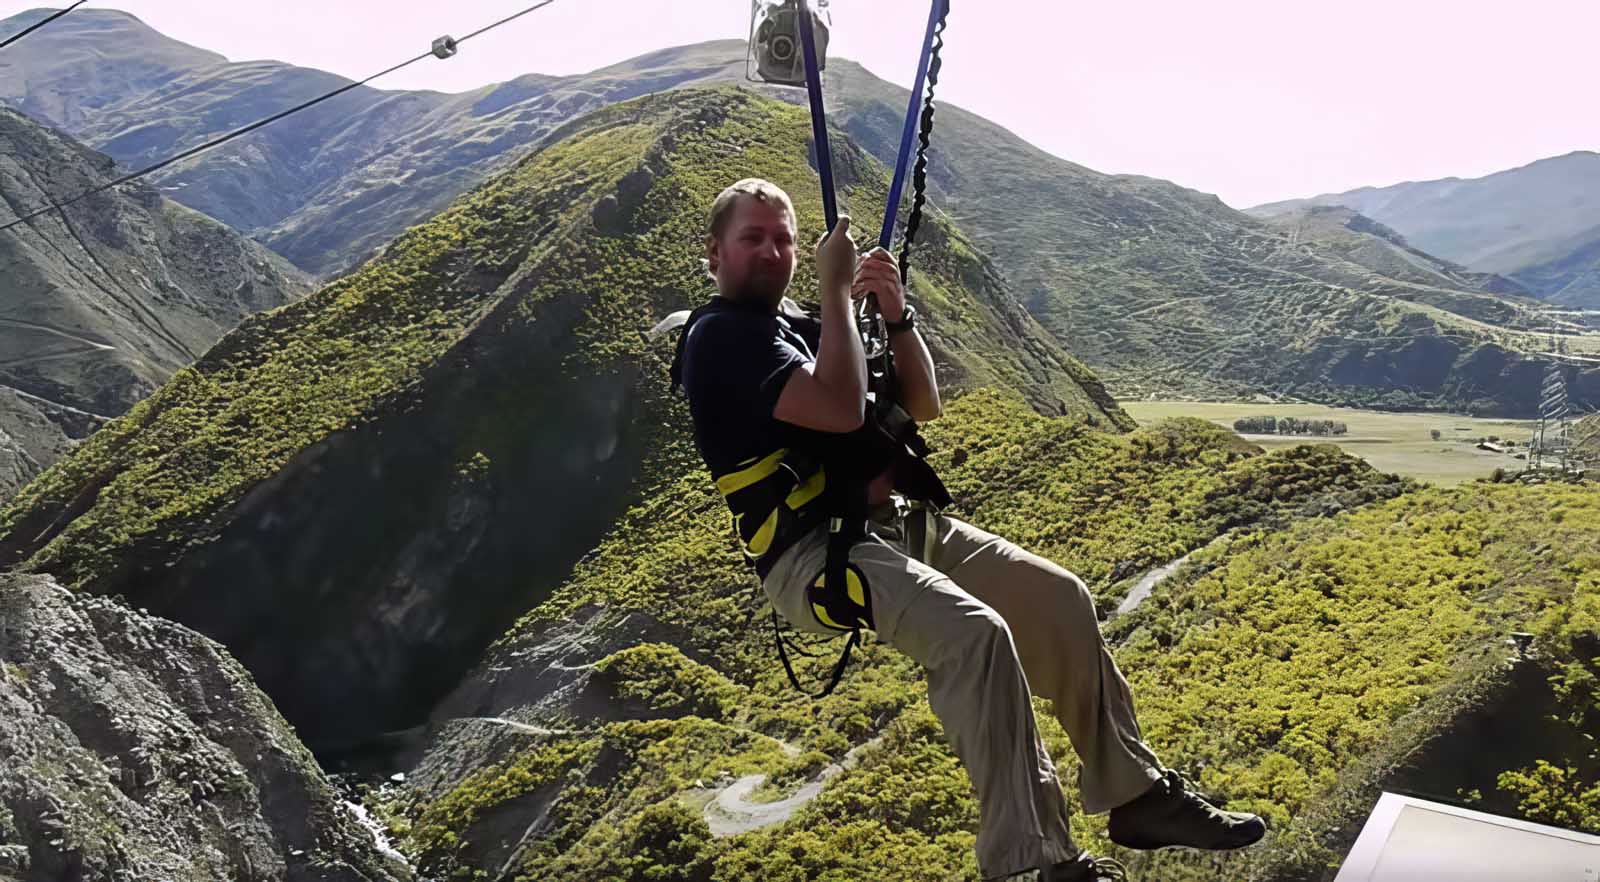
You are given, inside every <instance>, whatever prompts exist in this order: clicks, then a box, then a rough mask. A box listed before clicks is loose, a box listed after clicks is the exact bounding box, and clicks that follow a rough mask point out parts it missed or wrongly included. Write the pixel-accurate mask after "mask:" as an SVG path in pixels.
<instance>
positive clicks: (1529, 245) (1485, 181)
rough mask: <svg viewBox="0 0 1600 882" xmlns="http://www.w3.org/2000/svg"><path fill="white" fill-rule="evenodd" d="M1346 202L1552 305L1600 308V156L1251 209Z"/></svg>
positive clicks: (1572, 156) (1265, 211)
mask: <svg viewBox="0 0 1600 882" xmlns="http://www.w3.org/2000/svg"><path fill="white" fill-rule="evenodd" d="M1308 205H1343V206H1346V207H1348V208H1351V209H1354V210H1356V211H1359V212H1361V213H1362V214H1364V215H1366V216H1368V217H1370V218H1372V219H1374V220H1377V221H1379V222H1381V223H1384V224H1387V225H1388V226H1390V227H1393V228H1394V229H1396V230H1398V231H1400V232H1401V233H1402V234H1404V235H1405V237H1406V238H1407V239H1408V240H1410V241H1411V242H1412V243H1413V244H1415V245H1416V246H1417V247H1418V248H1421V249H1423V250H1424V251H1427V252H1429V253H1431V254H1436V255H1438V256H1440V257H1444V258H1447V259H1449V260H1452V261H1455V262H1457V263H1460V264H1463V265H1464V266H1467V267H1469V268H1471V269H1473V270H1478V271H1481V272H1488V273H1499V274H1501V275H1505V276H1509V277H1511V278H1512V279H1514V280H1516V281H1517V282H1518V283H1519V284H1521V285H1523V286H1524V287H1526V288H1527V289H1528V290H1529V291H1530V292H1532V293H1534V294H1535V295H1537V296H1539V297H1543V298H1545V299H1547V300H1549V301H1551V302H1552V303H1559V304H1563V305H1566V306H1575V307H1582V308H1586V309H1600V153H1594V152H1591V151H1587V150H1580V151H1575V152H1573V153H1568V154H1567V155H1565V156H1556V157H1552V158H1549V159H1541V160H1539V161H1538V162H1534V163H1530V164H1528V165H1525V166H1522V167H1520V168H1514V169H1509V170H1507V171H1503V172H1497V173H1495V174H1492V175H1488V176H1486V177H1482V178H1472V179H1467V180H1463V179H1461V178H1443V179H1441V180H1436V181H1420V182H1409V183H1404V184H1395V185H1394V186H1391V187H1362V188H1360V189H1358V190H1350V191H1348V192H1345V193H1326V194H1323V195H1321V196H1314V197H1312V198H1310V199H1294V200H1290V201H1287V202H1273V203H1269V204H1267V205H1259V206H1256V207H1255V208H1252V209H1249V213H1250V214H1253V215H1255V216H1257V217H1273V216H1276V215H1281V214H1283V213H1284V212H1287V211H1295V210H1298V209H1302V208H1304V207H1306V206H1308Z"/></svg>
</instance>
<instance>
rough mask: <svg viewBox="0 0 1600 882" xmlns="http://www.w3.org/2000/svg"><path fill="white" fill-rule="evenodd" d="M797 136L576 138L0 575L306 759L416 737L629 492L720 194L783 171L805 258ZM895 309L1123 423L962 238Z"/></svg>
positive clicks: (53, 480)
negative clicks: (78, 599) (238, 699)
mask: <svg viewBox="0 0 1600 882" xmlns="http://www.w3.org/2000/svg"><path fill="white" fill-rule="evenodd" d="M808 131H809V127H808V122H807V119H806V117H805V115H804V114H803V113H802V112H800V111H798V110H796V109H793V108H790V107H788V106H787V105H783V104H779V103H776V102H771V101H767V100H764V99H760V98H758V97H756V96H753V95H751V94H749V93H741V92H735V91H731V90H729V91H712V92H682V93H671V94H664V95H659V96H654V97H652V98H649V99H644V100H641V101H639V102H634V103H631V104H625V105H619V106H617V107H614V108H611V109H608V110H606V111H603V112H601V113H599V114H596V115H593V116H590V117H587V118H585V119H584V120H581V121H579V122H577V123H573V124H571V125H569V126H568V127H567V128H566V129H564V130H563V131H562V132H560V133H559V135H560V136H559V137H558V138H556V139H553V140H552V141H551V142H549V145H548V146H547V147H546V148H544V149H541V150H538V151H536V152H535V153H534V154H533V155H532V156H530V157H529V158H528V159H527V160H526V161H524V162H523V163H521V164H519V165H518V166H517V168H516V169H514V170H513V171H511V172H509V173H507V174H506V175H503V176H501V177H499V178H496V179H495V180H493V181H491V182H490V183H488V184H486V185H484V186H483V187H481V188H479V189H477V190H475V191H474V192H472V193H471V194H469V195H467V196H465V197H463V198H462V199H461V200H460V201H458V202H457V204H456V205H455V206H454V207H452V208H451V209H450V210H449V211H447V212H445V213H443V214H442V215H440V216H439V217H438V218H436V219H434V220H433V221H430V222H429V223H427V224H425V225H422V226H420V227H417V228H414V229H412V230H411V231H409V232H408V233H406V234H405V235H404V236H402V237H401V238H400V239H399V240H397V241H396V242H395V243H394V244H393V245H392V246H391V247H390V248H389V249H388V250H387V252H386V253H385V255H384V256H383V257H381V258H380V259H378V260H376V261H374V262H372V263H370V264H368V265H367V266H365V267H364V268H363V269H362V270H360V271H359V272H356V273H354V274H352V275H350V276H348V277H346V278H344V279H342V280H340V281H338V282H336V283H334V284H332V285H329V286H328V287H326V288H324V289H322V290H321V291H318V292H317V293H315V294H313V295H311V296H310V297H308V298H306V299H305V300H303V301H301V302H299V303H296V304H294V305H291V306H289V307H286V308H283V309H279V310H275V311H272V312H268V313H265V314H262V315H260V316H258V317H256V318H254V319H251V320H250V321H248V322H246V323H245V324H244V325H243V326H241V327H240V328H239V329H238V330H237V331H235V332H234V333H232V334H230V335H228V336H227V337H226V338H224V339H223V340H222V341H221V342H220V343H219V344H218V345H217V346H216V347H214V348H213V349H212V350H211V351H210V352H208V353H206V354H205V355H204V356H203V357H202V358H201V359H200V360H199V361H198V362H196V363H195V365H194V366H193V367H192V368H188V369H185V370H182V371H179V372H178V374H177V375H176V376H174V377H173V379H172V380H171V381H170V382H168V383H167V384H166V385H165V386H163V387H162V388H161V389H159V390H158V391H157V392H156V393H155V394H154V395H152V396H151V397H150V398H148V399H146V400H145V401H143V402H141V403H140V404H139V405H138V406H136V407H135V408H134V409H133V410H132V411H131V412H130V413H129V414H128V415H127V416H126V417H125V418H123V419H121V420H118V421H115V422H113V423H111V424H110V425H108V426H107V427H106V428H105V429H104V430H102V431H100V432H99V433H97V434H96V435H94V436H93V437H92V438H91V439H90V440H89V441H88V442H87V443H85V444H84V445H83V446H82V447H81V448H80V449H79V450H78V451H77V452H76V453H75V454H74V455H73V456H71V457H69V458H68V459H66V460H64V461H62V462H61V463H59V464H58V465H57V466H56V467H55V468H53V469H51V470H50V471H48V472H46V473H45V474H43V475H42V476H41V477H40V478H39V479H38V480H36V481H35V482H33V483H32V484H31V485H29V486H28V487H27V488H25V489H24V491H23V492H21V493H20V494H19V495H18V496H17V498H16V499H15V500H14V502H13V503H12V504H11V505H10V506H9V507H7V508H6V509H5V510H4V511H0V554H3V556H4V558H5V560H6V561H7V562H9V563H12V564H18V565H21V566H22V567H23V568H25V569H27V570H31V571H40V572H48V573H51V574H53V575H55V576H56V577H58V578H60V579H61V580H62V581H63V582H65V583H67V584H70V585H72V586H74V587H78V588H81V589H84V590H89V591H94V592H99V593H107V594H119V593H120V594H123V595H125V596H127V597H129V598H134V599H136V600H137V602H138V603H140V604H141V605H145V606H148V607H149V608H150V609H152V610H153V611H156V612H158V613H159V614H161V615H165V616H169V617H172V618H175V619H178V620H179V621H182V622H184V623H185V624H188V625H190V626H192V627H195V628H197V629H199V630H202V631H204V632H206V633H207V634H210V635H211V636H213V637H216V638H217V639H219V640H221V641H222V642H223V643H225V644H227V645H228V646H229V647H230V648H231V649H232V650H233V651H234V652H235V653H236V654H238V655H239V657H240V659H241V660H242V661H243V662H244V663H245V664H246V665H247V666H248V667H250V668H251V670H252V671H253V672H254V673H255V674H256V676H257V677H258V678H259V679H260V680H261V682H262V684H263V686H264V687H265V688H266V689H267V690H268V692H269V693H271V694H272V695H273V696H274V699H275V700H276V701H277V702H278V703H279V706H280V707H281V708H282V709H283V710H284V713H285V715H286V716H288V717H289V718H290V719H291V720H292V721H294V722H295V723H296V724H297V725H300V726H301V727H302V731H304V732H305V733H306V734H307V736H308V737H309V738H312V739H313V740H314V741H317V742H321V741H325V740H327V739H333V740H339V739H348V738H357V737H361V736H364V735H370V734H373V733H375V732H379V731H383V730H385V729H390V728H400V727H402V726H404V725H409V724H410V723H411V722H414V721H415V719H416V718H417V717H418V716H419V715H420V714H422V713H425V711H426V709H427V707H428V702H429V701H430V700H431V699H432V698H433V697H435V696H437V695H438V694H439V693H440V692H442V691H443V690H445V689H448V688H449V687H450V686H451V685H452V684H453V683H454V682H455V677H456V676H457V675H458V674H459V673H460V671H461V669H463V668H465V667H466V666H467V665H468V664H470V663H471V661H472V660H473V659H474V658H475V657H476V656H477V654H478V653H479V652H480V651H481V649H482V648H483V646H484V645H486V644H487V643H488V642H489V641H490V640H492V639H493V638H494V637H495V636H497V635H498V634H499V633H500V631H501V630H503V628H504V627H505V625H506V624H507V623H509V622H510V621H511V620H512V619H514V618H515V617H516V616H517V615H518V614H519V613H521V612H523V611H525V610H526V609H528V608H529V607H530V606H532V605H533V604H534V603H535V602H537V600H538V599H539V598H540V596H541V595H540V594H539V593H538V591H537V589H535V593H534V594H532V595H529V594H528V593H527V592H528V590H529V589H528V585H529V584H530V583H531V584H534V585H536V586H537V585H538V584H539V583H540V582H541V580H548V581H549V582H551V583H553V582H555V581H557V580H559V579H560V578H561V577H562V576H563V575H565V573H566V572H568V570H569V568H570V567H571V566H572V564H573V563H574V562H575V561H576V560H577V559H578V558H579V557H581V556H582V555H583V553H584V552H585V551H587V550H588V549H589V548H591V547H592V546H593V545H594V543H595V541H597V540H598V539H599V537H600V536H601V535H602V534H603V532H604V531H605V530H606V529H607V528H608V527H609V526H610V525H611V523H612V522H613V521H614V520H615V518H616V517H617V516H619V515H621V514H622V513H623V512H625V511H626V509H627V506H628V505H629V504H630V503H631V501H632V500H634V499H635V498H636V496H637V493H638V487H637V483H636V479H637V477H638V468H639V463H640V462H641V460H642V458H643V457H645V456H646V455H647V454H649V453H650V452H651V451H653V450H656V449H658V448H659V447H660V445H661V443H662V442H661V440H660V438H661V434H662V432H663V431H666V427H665V426H664V425H663V423H662V408H664V407H667V406H669V405H668V402H669V401H670V400H671V396H670V395H669V394H668V392H667V390H666V388H665V387H666V382H665V367H664V364H663V362H662V358H663V356H664V355H665V354H666V353H663V352H661V351H659V350H656V349H652V348H650V347H648V346H647V345H646V344H645V342H644V339H643V334H642V332H643V331H644V330H646V329H648V328H649V327H650V326H651V325H652V324H653V323H654V322H655V321H656V320H657V319H659V318H660V317H661V316H662V315H664V314H665V313H667V312H669V311H671V310H674V309H678V308H681V307H684V306H687V305H690V304H692V303H694V302H698V301H700V300H702V299H703V298H705V297H706V296H708V294H709V290H710V289H709V284H708V282H707V281H706V280H705V276H704V272H703V270H702V268H701V263H700V254H701V253H702V247H703V246H702V240H701V236H702V235H703V233H702V230H703V223H704V219H703V218H704V212H705V211H706V208H707V206H709V205H710V203H711V200H712V198H713V197H714V196H715V195H716V193H717V192H718V191H719V190H720V189H721V188H722V187H723V186H725V185H726V184H727V183H729V182H731V181H733V180H737V179H738V178H740V177H742V176H745V175H748V174H765V175H768V176H770V177H771V178H772V179H774V180H776V181H779V182H780V183H781V184H783V185H785V186H786V187H787V188H788V189H790V190H791V191H792V192H793V193H794V194H795V195H796V197H797V199H798V201H799V211H800V217H801V219H802V224H801V226H802V229H801V237H802V239H804V240H806V241H814V240H815V238H816V237H817V236H818V235H819V234H820V230H819V229H818V227H819V220H818V218H819V216H820V214H821V212H820V209H819V207H818V206H817V204H816V201H817V196H816V195H815V193H816V186H815V183H814V179H813V177H812V173H811V172H810V171H809V169H808V167H807V165H806V161H805V156H806V154H805V149H806V146H805V145H806V133H807V132H808ZM840 159H841V173H842V182H843V183H844V184H845V185H846V188H847V193H848V195H849V197H850V198H851V199H852V204H854V205H857V206H858V207H860V208H862V209H866V208H868V207H870V206H871V205H872V203H873V201H874V200H877V201H878V204H880V205H881V200H882V199H883V198H884V197H883V193H884V191H885V189H886V187H885V182H884V179H883V176H882V170H881V169H880V168H878V167H877V166H876V165H875V164H873V163H872V161H871V160H870V159H869V158H867V157H865V156H864V155H862V154H860V153H859V152H855V151H851V150H844V151H842V152H841V155H840ZM807 263H809V261H807ZM812 284H813V282H812V278H811V274H810V269H809V266H807V267H803V268H802V270H801V272H800V273H799V274H798V278H797V286H798V287H797V291H799V292H804V291H805V290H807V286H810V285H812ZM911 285H912V288H913V290H914V291H915V292H916V296H917V297H918V299H919V300H920V302H921V304H922V305H923V306H924V307H925V309H926V311H927V312H928V313H929V314H930V321H929V323H928V327H929V330H928V334H927V336H928V339H929V342H930V346H931V347H932V349H933V351H934V355H935V358H936V360H937V361H938V363H939V365H940V370H941V373H942V375H943V376H944V378H945V379H946V381H947V382H948V383H949V385H950V386H951V387H952V389H953V390H956V391H959V390H960V389H962V388H967V387H971V386H974V385H980V384H982V385H996V386H1001V387H1004V388H1006V389H1008V390H1011V391H1012V393H1013V394H1016V395H1019V396H1021V397H1022V398H1024V399H1026V400H1027V401H1029V402H1031V403H1032V404H1033V405H1034V406H1035V407H1037V408H1039V409H1040V410H1041V411H1043V412H1048V413H1071V414H1073V415H1075V416H1076V417H1078V418H1081V419H1083V420H1085V421H1088V422H1090V423H1097V424H1099V425H1100V426H1102V427H1104V428H1125V427H1130V426H1131V425H1132V423H1131V420H1129V419H1128V418H1127V416H1126V415H1125V414H1123V413H1122V412H1121V411H1120V410H1119V409H1117V407H1116V405H1115V403H1114V402H1112V400H1111V399H1110V398H1109V397H1108V396H1107V395H1106V394H1105V391H1104V389H1103V388H1101V387H1100V385H1099V383H1098V381H1097V380H1096V379H1095V378H1094V377H1093V375H1092V374H1090V373H1089V372H1088V371H1087V370H1086V369H1084V368H1083V367H1082V365H1080V364H1078V363H1077V362H1076V361H1075V360H1073V359H1072V358H1071V357H1070V356H1069V355H1067V354H1066V353H1065V352H1063V351H1062V350H1061V349H1060V348H1059V347H1057V346H1056V345H1055V344H1054V343H1052V342H1051V341H1050V340H1049V338H1048V337H1047V336H1046V335H1045V334H1044V333H1043V332H1042V331H1041V330H1040V329H1039V328H1038V326H1037V325H1036V324H1034V323H1033V322H1032V320H1031V319H1029V318H1028V316H1027V314H1026V313H1025V312H1024V311H1023V310H1022V309H1021V307H1020V306H1019V305H1018V304H1017V303H1016V302H1015V300H1014V299H1013V298H1012V297H1011V295H1010V293H1009V292H1008V291H1007V290H1006V288H1005V287H1004V283H1003V282H1002V281H1001V280H1000V278H999V276H998V274H997V273H996V272H995V271H994V270H993V268H992V267H991V266H990V265H989V264H988V263H987V261H986V260H984V259H983V258H982V257H980V256H979V255H978V254H977V253H976V252H975V251H973V250H972V249H971V247H970V245H968V244H967V243H966V241H965V240H964V239H963V237H962V236H961V234H960V233H958V232H956V231H955V230H953V229H951V228H949V227H948V226H946V225H945V224H943V223H941V222H937V221H935V222H934V223H933V224H932V225H931V228H930V229H929V236H928V240H927V247H926V248H925V249H924V250H922V251H921V252H920V257H919V260H918V269H917V270H916V271H914V272H913V275H912V279H911ZM684 461H685V462H686V461H687V460H684ZM462 584H470V585H472V586H473V587H472V590H471V592H470V595H468V594H464V593H462V592H461V590H460V589H459V587H458V586H460V585H462ZM308 608H315V609H317V610H318V615H317V616H316V617H315V618H314V619H312V620H307V619H306V618H304V617H303V616H302V615H301V612H300V611H301V610H303V609H308ZM352 635H354V636H355V638H356V639H354V640H352ZM424 648H425V649H426V651H427V652H426V656H424V655H423V654H421V653H422V650H423V649H424ZM355 683H360V684H362V685H361V686H360V688H359V689H357V688H355V687H354V686H353V685H352V684H355Z"/></svg>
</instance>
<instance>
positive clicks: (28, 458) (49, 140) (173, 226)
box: [0, 108, 309, 496]
mask: <svg viewBox="0 0 1600 882" xmlns="http://www.w3.org/2000/svg"><path fill="white" fill-rule="evenodd" d="M114 175H115V165H114V163H113V162H112V160H111V159H110V158H109V157H107V156H103V155H100V154H97V153H94V152H92V151H90V150H87V149H85V148H84V147H83V146H82V145H79V144H77V143H75V142H73V141H72V140H71V139H70V138H68V137H66V136H64V135H62V134H61V133H59V132H55V131H52V130H49V129H46V128H44V127H43V126H40V125H39V124H37V123H35V122H33V121H32V120H30V119H29V118H27V117H26V116H23V115H22V114H19V113H16V112H13V111H10V110H6V109H3V108H0V203H3V205H4V208H3V217H0V222H4V221H9V220H11V219H12V218H14V217H16V216H17V215H19V214H26V213H28V212H30V211H32V210H35V209H38V208H41V207H44V206H47V205H49V204H50V203H51V202H52V201H61V200H64V199H67V198H69V197H71V196H74V195H77V194H78V193H81V192H83V191H85V190H87V189H89V188H91V187H94V186H96V185H99V184H101V183H104V182H106V181H108V180H110V179H111V178H112V177H114ZM0 266H3V267H4V273H3V274H0V496H6V495H10V493H12V492H13V491H15V490H16V489H17V488H18V487H20V486H21V485H22V484H23V483H25V482H26V481H27V480H28V479H30V478H32V477H33V476H34V475H35V474H37V473H38V472H39V470H40V469H41V468H43V467H44V466H47V465H49V464H50V463H51V462H53V461H54V460H55V459H56V457H58V456H59V455H60V454H61V453H63V452H64V451H65V450H67V449H69V448H70V447H71V446H72V444H73V443H75V441H76V440H77V439H81V438H83V437H85V436H87V435H88V434H89V432H91V431H93V430H94V429H95V428H97V427H98V426H99V425H100V424H101V423H102V422H104V421H105V419H106V418H109V417H113V416H118V415H120V414H122V413H123V412H125V411H126V410H127V409H128V408H130V407H132V406H133V405H134V403H136V402H138V401H139V400H140V399H142V398H144V397H145V396H146V395H148V394H149V393H150V392H151V391H152V390H153V389H155V387H156V386H158V385H160V384H161V383H162V382H164V381H165V380H166V379H167V378H168V377H170V376H172V374H173V372H175V371H177V370H178V369H179V368H182V367H185V366H187V365H188V364H189V363H190V362H192V361H194V359H195V358H197V357H199V355H200V354H201V353H202V352H204V351H205V350H206V349H207V348H208V347H210V346H211V344H213V343H215V342H216V341H217V339H218V338H219V337H221V336H222V335H223V334H224V333H226V332H227V331H229V330H231V329H232V328H233V327H234V326H235V325H236V324H238V323H239V320H240V319H242V318H244V317H245V316H247V315H249V314H251V313H254V312H258V311H260V310H263V309H269V308H271V307H274V306H280V305H282V304H284V303H287V302H289V301H291V300H293V299H296V298H298V297H299V296H301V295H303V294H304V293H305V292H306V291H307V290H308V289H309V280H308V279H307V278H306V277H305V276H304V275H303V274H302V273H300V272H299V271H298V270H296V269H295V268H294V267H293V266H291V265H290V264H289V262H288V261H286V260H284V259H283V258H281V257H279V256H277V255H276V254H273V253H272V252H270V251H268V250H267V249H266V248H264V247H262V246H260V245H258V244H256V243H254V242H252V241H250V240H249V239H246V238H245V237H244V236H242V235H240V234H238V233H236V232H234V231H233V230H230V229H229V228H227V227H226V226H223V225H222V224H220V223H217V222H216V221H214V220H211V219H210V218H207V217H204V216H203V215H201V214H199V213H198V212H196V211H194V210H192V209H189V208H185V207H184V206H182V205H178V204H177V203H175V202H171V201H169V200H167V199H164V198H162V197H161V196H160V195H159V194H158V193H157V191H156V190H154V189H152V188H150V187H149V186H145V185H143V184H139V185H135V186H130V187H127V188H121V189H117V190H113V191H110V192H106V193H102V194H100V195H97V196H95V197H93V198H90V199H86V200H84V201H82V202H79V203H77V204H75V205H72V206H69V207H68V208H66V209H65V210H64V211H61V212H56V213H51V214H46V215H43V216H40V217H38V218H35V219H33V220H30V221H28V222H27V223H26V224H22V225H19V226H16V227H13V228H11V229H9V230H6V231H4V232H0Z"/></svg>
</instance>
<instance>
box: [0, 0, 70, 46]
mask: <svg viewBox="0 0 1600 882" xmlns="http://www.w3.org/2000/svg"><path fill="white" fill-rule="evenodd" d="M88 2H89V0H78V2H76V3H74V4H72V5H71V6H68V7H67V8H66V9H62V10H60V11H58V12H57V13H56V14H55V15H52V16H50V17H48V18H46V19H45V20H43V21H38V22H34V23H33V24H31V25H29V26H27V27H25V28H23V29H22V30H21V31H18V32H17V33H15V34H12V35H11V36H9V37H7V38H6V40H5V42H4V43H0V49H4V48H6V47H7V46H10V45H11V44H12V43H15V42H17V41H18V40H20V39H22V38H23V37H26V36H27V35H29V34H31V33H33V32H34V31H37V30H38V29H40V28H42V27H44V26H45V25H47V24H49V23H51V22H53V21H55V20H56V19H58V18H60V17H61V16H63V15H66V14H67V13H69V12H71V11H72V10H74V9H77V8H78V7H79V6H82V5H83V4H85V3H88Z"/></svg>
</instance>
